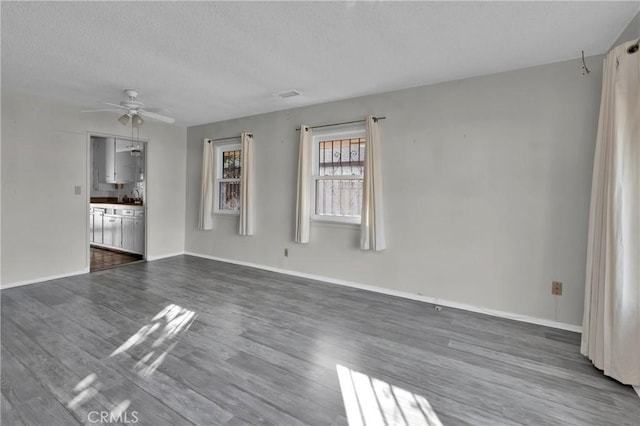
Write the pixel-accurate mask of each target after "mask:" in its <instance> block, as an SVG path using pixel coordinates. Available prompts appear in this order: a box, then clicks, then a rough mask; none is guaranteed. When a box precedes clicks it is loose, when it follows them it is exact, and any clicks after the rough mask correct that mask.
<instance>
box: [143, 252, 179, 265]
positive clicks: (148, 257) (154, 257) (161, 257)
mask: <svg viewBox="0 0 640 426" xmlns="http://www.w3.org/2000/svg"><path fill="white" fill-rule="evenodd" d="M183 254H185V252H183V251H180V252H177V253H169V254H161V255H159V256H147V258H146V259H145V260H146V261H148V262H153V261H154V260H160V259H166V258H167V257H174V256H181V255H183Z"/></svg>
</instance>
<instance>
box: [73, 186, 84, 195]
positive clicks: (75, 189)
mask: <svg viewBox="0 0 640 426" xmlns="http://www.w3.org/2000/svg"><path fill="white" fill-rule="evenodd" d="M74 191H75V194H76V195H80V194H82V187H81V186H80V185H76V186H75V188H74Z"/></svg>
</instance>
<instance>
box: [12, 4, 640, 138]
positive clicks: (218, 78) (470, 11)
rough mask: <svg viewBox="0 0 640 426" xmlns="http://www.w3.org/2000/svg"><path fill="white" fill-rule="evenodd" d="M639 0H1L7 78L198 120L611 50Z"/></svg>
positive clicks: (67, 96)
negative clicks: (124, 98)
mask: <svg viewBox="0 0 640 426" xmlns="http://www.w3.org/2000/svg"><path fill="white" fill-rule="evenodd" d="M639 5H640V2H639V1H633V2H612V1H604V2H535V1H534V2H353V1H347V2H330V3H328V2H197V3H196V2H163V3H156V2H98V3H97V2H63V3H60V2H44V3H42V2H16V3H14V2H6V1H3V2H2V5H1V8H2V9H1V12H2V34H1V35H2V51H1V53H2V88H3V89H7V90H13V91H18V92H27V93H31V94H36V95H38V96H41V97H43V98H46V99H51V100H63V101H66V102H68V103H71V104H75V105H78V107H79V109H84V108H87V107H92V108H93V107H99V106H100V104H99V101H101V100H104V101H110V102H116V103H117V102H118V101H119V100H120V99H121V90H122V89H125V88H134V89H138V90H140V92H141V95H140V99H141V100H142V101H143V102H145V103H146V104H147V105H149V106H162V107H165V108H166V110H167V111H165V112H169V114H170V115H173V116H174V117H175V118H176V119H177V123H176V124H178V125H181V126H192V125H196V124H202V123H208V122H213V121H219V120H224V119H229V118H234V117H241V116H247V115H253V114H258V113H262V112H268V111H276V110H281V109H288V108H292V107H296V106H301V105H310V104H317V103H322V102H328V101H332V100H337V99H344V98H351V97H356V96H361V95H366V94H372V93H380V92H385V91H390V90H395V89H400V88H406V87H413V86H419V85H425V84H432V83H436V82H440V81H446V80H455V79H460V78H465V77H471V76H475V75H483V74H490V73H495V72H500V71H506V70H511V69H518V68H524V67H529V66H533V65H538V64H545V63H552V62H558V61H562V60H567V59H572V58H576V57H579V56H580V51H581V50H584V51H585V55H594V54H599V53H603V52H605V51H606V50H607V49H608V48H609V47H610V46H611V44H612V43H613V42H614V41H615V40H616V38H617V37H618V36H619V34H620V33H621V31H622V30H623V29H624V27H625V26H626V25H627V24H628V23H629V21H630V20H631V19H632V18H633V16H634V15H635V14H636V13H637V11H638V9H639ZM288 89H297V90H299V91H301V92H302V93H303V96H299V97H297V98H290V99H287V100H283V99H279V98H277V97H275V96H274V94H275V93H278V92H281V91H285V90H288ZM105 114H109V113H105ZM114 117H117V114H115V113H114Z"/></svg>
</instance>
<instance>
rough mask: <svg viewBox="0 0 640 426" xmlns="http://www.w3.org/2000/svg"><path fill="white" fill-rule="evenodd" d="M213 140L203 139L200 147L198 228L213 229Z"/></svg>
mask: <svg viewBox="0 0 640 426" xmlns="http://www.w3.org/2000/svg"><path fill="white" fill-rule="evenodd" d="M213 161H214V159H213V142H211V140H210V139H205V140H204V144H203V148H202V180H201V182H200V220H199V222H198V228H199V229H203V230H209V229H213V184H214V182H213Z"/></svg>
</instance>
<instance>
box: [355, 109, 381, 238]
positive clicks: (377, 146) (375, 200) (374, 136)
mask: <svg viewBox="0 0 640 426" xmlns="http://www.w3.org/2000/svg"><path fill="white" fill-rule="evenodd" d="M366 129H367V148H366V151H365V156H364V182H363V185H362V186H363V188H362V212H361V222H360V248H361V249H362V250H374V251H380V250H384V249H385V248H387V243H386V240H385V234H384V232H385V231H384V212H383V202H382V158H381V157H382V135H381V134H380V127H379V126H378V120H377V119H376V118H374V117H373V116H371V115H370V116H368V117H367V120H366Z"/></svg>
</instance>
